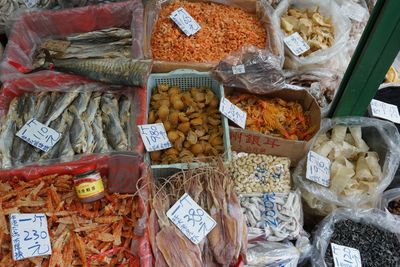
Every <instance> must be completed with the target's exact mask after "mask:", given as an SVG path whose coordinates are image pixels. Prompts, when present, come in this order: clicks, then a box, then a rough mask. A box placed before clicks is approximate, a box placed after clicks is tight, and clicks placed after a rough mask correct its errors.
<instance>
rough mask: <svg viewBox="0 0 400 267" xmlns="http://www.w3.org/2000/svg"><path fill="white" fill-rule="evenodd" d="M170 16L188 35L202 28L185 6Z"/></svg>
mask: <svg viewBox="0 0 400 267" xmlns="http://www.w3.org/2000/svg"><path fill="white" fill-rule="evenodd" d="M169 17H170V18H171V19H172V20H173V21H174V22H175V24H176V25H178V27H179V28H180V29H181V30H182V31H183V32H184V33H185V34H186V35H187V36H190V35H193V34H195V33H196V32H198V31H199V30H200V29H201V27H200V25H199V24H198V23H197V22H196V21H195V20H194V19H193V18H192V16H190V14H189V13H188V12H187V11H186V10H185V9H184V8H183V7H180V8H178V9H177V10H175V11H174V12H172V13H171V15H170V16H169Z"/></svg>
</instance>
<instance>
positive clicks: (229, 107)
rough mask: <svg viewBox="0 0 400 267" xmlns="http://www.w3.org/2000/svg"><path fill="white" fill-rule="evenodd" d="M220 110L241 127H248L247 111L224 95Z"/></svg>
mask: <svg viewBox="0 0 400 267" xmlns="http://www.w3.org/2000/svg"><path fill="white" fill-rule="evenodd" d="M219 111H220V112H221V113H222V114H224V116H226V117H227V118H228V119H230V120H231V121H233V122H234V123H236V124H237V125H239V126H240V127H241V128H243V129H244V128H245V127H246V118H247V113H246V112H244V111H243V110H241V109H240V108H238V107H237V106H235V105H234V104H232V103H231V102H230V101H229V100H228V99H226V98H225V97H223V98H222V99H221V103H220V105H219Z"/></svg>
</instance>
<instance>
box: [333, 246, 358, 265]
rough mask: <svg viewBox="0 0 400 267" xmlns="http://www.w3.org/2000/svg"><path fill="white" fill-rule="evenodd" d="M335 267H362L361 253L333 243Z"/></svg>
mask: <svg viewBox="0 0 400 267" xmlns="http://www.w3.org/2000/svg"><path fill="white" fill-rule="evenodd" d="M331 248H332V255H333V261H334V263H335V267H362V265H361V255H360V251H358V249H355V248H350V247H346V246H341V245H337V244H335V243H331Z"/></svg>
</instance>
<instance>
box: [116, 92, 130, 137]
mask: <svg viewBox="0 0 400 267" xmlns="http://www.w3.org/2000/svg"><path fill="white" fill-rule="evenodd" d="M130 108H131V100H130V99H129V97H127V96H125V95H122V96H121V97H120V99H119V120H120V121H121V125H122V128H123V129H124V131H125V133H127V132H128V123H129V118H130V114H131V113H130Z"/></svg>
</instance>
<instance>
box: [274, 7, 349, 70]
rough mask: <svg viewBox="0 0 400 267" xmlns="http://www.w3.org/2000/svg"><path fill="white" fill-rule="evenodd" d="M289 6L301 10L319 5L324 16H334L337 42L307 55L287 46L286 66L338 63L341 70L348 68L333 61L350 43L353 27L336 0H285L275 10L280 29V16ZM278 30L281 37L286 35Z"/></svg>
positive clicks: (290, 67) (276, 22)
mask: <svg viewBox="0 0 400 267" xmlns="http://www.w3.org/2000/svg"><path fill="white" fill-rule="evenodd" d="M289 7H295V8H298V9H301V10H305V9H306V8H308V9H312V10H315V9H316V8H317V7H318V10H319V12H320V13H321V14H322V15H323V16H324V17H330V18H332V23H333V26H334V29H335V42H334V44H333V45H332V46H331V47H330V48H327V49H324V50H318V51H316V52H314V53H312V54H310V55H308V56H306V57H298V56H295V55H294V54H293V53H291V52H290V50H289V49H288V48H287V47H285V55H286V60H285V67H286V68H288V69H301V70H304V69H310V68H316V67H324V66H325V67H330V66H336V65H337V68H338V69H339V70H340V69H343V68H346V67H347V64H346V65H344V66H343V64H340V62H334V63H333V62H332V60H335V57H336V55H337V54H339V53H340V52H341V51H342V50H343V49H344V48H345V47H346V45H347V44H348V40H349V33H350V29H351V23H350V21H349V19H348V18H347V17H346V16H344V15H343V14H342V12H341V10H340V8H339V6H338V5H337V4H336V2H335V1H320V0H283V1H282V2H281V3H280V4H279V5H278V6H277V8H276V10H275V12H274V23H275V24H276V25H277V26H278V27H279V29H280V25H281V24H280V18H281V16H282V15H283V14H284V13H285V12H286V10H287V9H288V8H289ZM278 32H279V34H280V37H281V38H282V39H283V38H284V37H285V34H284V33H283V31H282V30H279V31H278Z"/></svg>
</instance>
